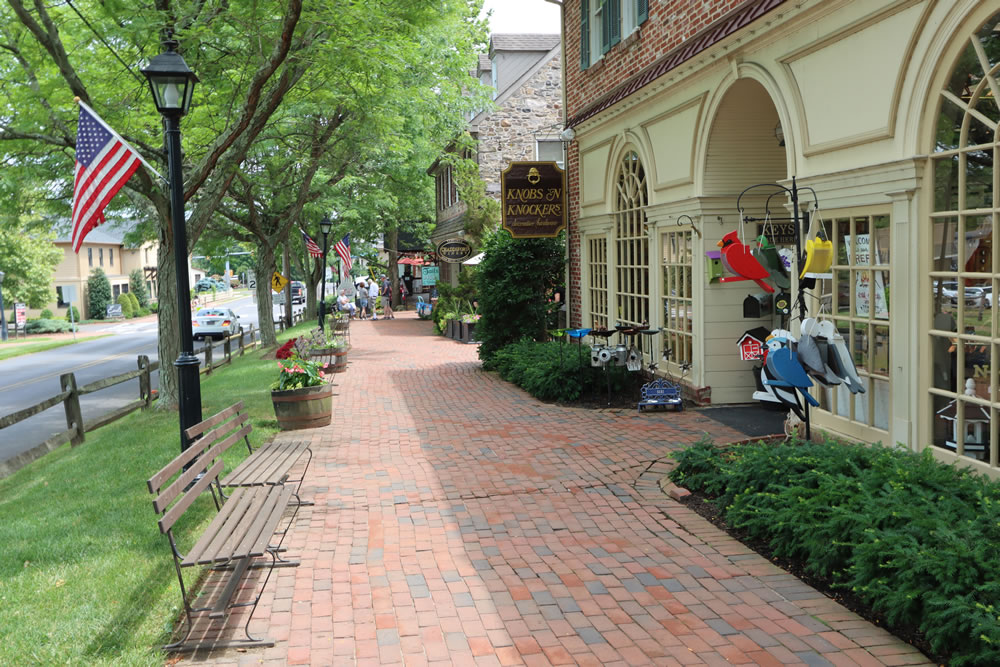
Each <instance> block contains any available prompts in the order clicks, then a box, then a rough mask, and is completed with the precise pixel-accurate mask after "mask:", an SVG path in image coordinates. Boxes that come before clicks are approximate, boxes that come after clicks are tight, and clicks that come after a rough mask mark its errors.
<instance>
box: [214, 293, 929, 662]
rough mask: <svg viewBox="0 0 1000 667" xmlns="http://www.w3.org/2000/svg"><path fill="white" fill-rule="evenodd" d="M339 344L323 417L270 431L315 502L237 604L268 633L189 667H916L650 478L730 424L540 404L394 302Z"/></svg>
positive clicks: (902, 649)
mask: <svg viewBox="0 0 1000 667" xmlns="http://www.w3.org/2000/svg"><path fill="white" fill-rule="evenodd" d="M351 338H352V345H353V347H352V350H351V353H350V355H349V357H350V365H349V367H348V370H347V371H346V372H345V373H339V374H337V375H336V376H335V378H334V381H335V383H336V389H335V392H336V394H337V396H336V398H335V401H336V403H335V406H334V410H335V412H336V415H335V419H334V421H333V423H332V424H331V425H330V426H328V427H324V428H320V429H313V430H308V431H294V432H287V433H282V434H279V436H278V437H279V438H282V439H284V438H288V439H293V438H308V439H309V440H310V441H311V445H312V449H313V452H314V461H313V464H312V466H311V467H310V469H309V474H308V475H307V477H306V481H305V484H304V485H303V489H302V494H303V496H304V497H306V498H308V499H309V500H312V501H313V502H314V503H315V505H314V506H312V507H305V508H302V509H301V510H300V511H299V513H298V516H297V518H296V523H295V525H294V526H293V527H292V529H291V532H290V533H289V535H288V537H287V539H286V540H285V546H287V548H288V554H289V555H290V556H292V557H295V558H298V559H300V560H301V562H302V565H301V566H300V567H298V568H285V569H281V570H276V571H275V574H274V575H273V576H272V578H271V581H270V582H269V585H268V586H267V588H266V589H265V591H264V594H263V597H262V600H261V604H260V606H259V608H258V609H257V612H256V614H255V616H254V622H253V625H252V627H253V629H254V630H255V631H257V632H259V634H263V635H267V636H271V637H273V638H275V639H276V640H277V641H278V644H277V645H276V646H275V647H273V648H270V649H264V650H261V651H260V652H256V651H250V652H249V653H248V654H243V653H239V652H236V651H216V652H213V653H212V654H210V655H208V656H202V655H199V656H198V660H199V662H207V663H212V664H217V665H230V664H248V663H250V662H254V663H256V662H258V661H260V662H266V663H272V662H273V663H275V664H282V663H283V664H310V663H311V664H316V665H334V664H355V665H362V664H405V665H429V664H442V665H443V664H450V665H463V664H467V665H519V664H525V665H532V664H574V663H575V664H580V665H613V664H623V665H639V664H662V665H689V664H708V665H715V664H718V665H724V664H756V665H779V664H799V665H810V666H811V665H831V664H835V665H843V664H862V665H886V664H931V663H929V662H928V661H927V660H926V658H924V657H923V656H922V655H921V654H920V653H919V652H918V651H916V649H914V648H913V647H911V646H909V645H908V644H905V643H903V642H901V641H900V640H898V639H896V638H895V637H893V636H892V635H889V634H888V633H886V632H885V631H884V630H882V629H881V628H877V627H875V626H873V625H871V624H869V623H867V622H865V621H863V620H861V619H860V618H858V617H857V616H856V615H854V614H852V613H850V612H848V611H847V610H846V609H844V608H842V607H840V606H839V605H837V604H836V603H835V602H833V601H832V600H829V599H828V598H826V596H825V595H823V594H822V593H819V592H817V591H815V590H814V589H812V588H811V587H809V586H807V585H806V584H804V583H803V582H801V581H799V580H798V579H796V578H795V577H793V576H791V575H789V574H787V573H784V572H782V571H780V570H778V569H777V568H776V567H775V566H773V565H772V564H771V563H769V562H767V561H766V560H764V559H763V558H761V557H760V556H758V555H757V554H754V553H752V552H750V551H749V550H748V549H747V548H746V547H744V546H743V545H741V544H739V543H738V542H736V541H735V540H733V539H732V538H730V537H729V536H727V535H725V534H724V533H722V532H721V531H719V530H718V529H716V528H715V527H714V526H712V525H711V524H710V523H708V522H707V521H705V520H704V519H702V518H701V517H700V516H698V515H697V514H695V513H694V512H693V511H691V510H689V509H688V508H687V507H685V506H683V505H681V504H680V503H678V502H677V501H675V500H672V499H671V498H670V497H668V496H667V495H666V494H664V493H663V492H662V491H661V490H660V488H659V486H658V482H659V479H660V478H661V477H662V476H663V474H665V472H666V471H667V470H669V467H670V466H669V461H670V459H669V455H670V454H671V452H673V451H677V450H679V449H681V448H683V447H685V446H687V445H689V444H692V443H694V442H696V441H697V440H698V439H700V438H701V437H703V435H705V434H706V433H707V434H708V435H709V437H712V438H715V439H716V440H719V441H735V440H740V439H743V437H744V436H743V435H742V434H740V433H738V432H736V431H734V430H732V429H731V428H729V427H727V426H724V425H723V424H721V423H720V422H718V421H715V420H712V419H708V418H705V417H703V416H700V415H699V413H698V412H697V411H696V410H686V411H684V412H680V413H644V414H642V415H637V414H636V413H635V412H634V411H629V410H583V409H577V408H566V407H560V406H555V405H548V404H544V403H541V402H539V401H536V400H535V399H533V398H531V397H530V396H528V395H527V394H525V393H524V392H522V391H521V390H520V389H518V388H516V387H514V386H512V385H509V384H507V383H505V382H503V381H501V380H499V379H498V378H497V377H496V376H495V375H492V374H488V373H484V372H483V371H482V370H481V368H480V365H479V362H478V360H477V354H476V353H477V348H476V346H475V345H462V344H459V343H456V342H454V341H451V340H449V339H446V338H443V337H440V336H434V335H433V334H432V333H431V325H430V324H429V323H428V322H425V321H420V320H417V319H416V318H414V317H413V315H412V314H410V313H407V312H401V313H399V314H398V317H397V319H395V320H389V321H384V320H379V321H375V322H372V321H357V322H354V323H352V331H351ZM213 576H214V575H213ZM205 585H206V586H212V585H214V583H213V581H212V576H210V577H209V580H208V581H207V582H206V584H205ZM238 620H239V619H238V616H234V617H233V618H231V619H230V620H229V621H228V622H227V624H226V626H225V630H224V632H223V634H224V635H225V634H227V633H229V634H233V635H236V634H238V633H239V632H240V628H239V623H238Z"/></svg>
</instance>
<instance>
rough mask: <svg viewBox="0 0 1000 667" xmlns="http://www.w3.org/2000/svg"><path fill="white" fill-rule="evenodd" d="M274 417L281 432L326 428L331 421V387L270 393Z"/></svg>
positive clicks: (324, 385) (328, 385)
mask: <svg viewBox="0 0 1000 667" xmlns="http://www.w3.org/2000/svg"><path fill="white" fill-rule="evenodd" d="M271 402H272V403H273V404H274V416H275V417H276V418H277V419H278V426H279V427H281V430H282V431H294V430H297V429H300V428H317V427H319V426H326V425H327V424H329V423H330V421H331V420H332V419H333V385H332V384H329V383H323V384H321V385H319V386H316V387H302V388H300V389H289V390H287V391H274V390H272V391H271Z"/></svg>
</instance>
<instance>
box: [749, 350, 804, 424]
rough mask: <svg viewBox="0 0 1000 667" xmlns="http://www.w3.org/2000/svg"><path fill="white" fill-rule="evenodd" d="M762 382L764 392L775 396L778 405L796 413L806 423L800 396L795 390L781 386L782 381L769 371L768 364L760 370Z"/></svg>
mask: <svg viewBox="0 0 1000 667" xmlns="http://www.w3.org/2000/svg"><path fill="white" fill-rule="evenodd" d="M760 380H761V384H762V385H763V386H764V391H766V392H767V393H768V394H770V395H771V396H773V397H774V398H775V400H777V402H778V403H781V404H782V405H784V406H785V407H786V408H788V409H789V410H791V411H792V412H794V413H795V414H796V415H797V416H798V418H799V419H801V420H802V421H805V419H806V416H805V415H804V414H803V413H802V404H801V403H800V402H799V397H798V394H796V393H795V390H794V389H788V388H786V387H782V386H781V384H779V383H780V382H781V380H779V379H778V378H776V377H775V376H774V375H773V374H772V373H771V371H769V370H768V368H767V364H766V363H765V364H764V365H763V366H762V367H761V369H760Z"/></svg>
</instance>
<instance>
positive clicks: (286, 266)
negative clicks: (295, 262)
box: [281, 239, 295, 327]
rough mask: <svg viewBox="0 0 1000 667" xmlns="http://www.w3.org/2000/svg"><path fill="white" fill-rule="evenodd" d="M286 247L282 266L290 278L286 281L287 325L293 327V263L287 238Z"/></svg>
mask: <svg viewBox="0 0 1000 667" xmlns="http://www.w3.org/2000/svg"><path fill="white" fill-rule="evenodd" d="M284 245H285V248H284V251H283V252H282V253H281V255H282V260H283V261H282V266H283V269H284V271H285V279H286V280H288V282H287V283H285V326H286V327H291V326H292V323H293V322H294V321H295V320H293V319H292V264H291V261H290V260H289V258H288V240H287V239H286V240H285V244H284Z"/></svg>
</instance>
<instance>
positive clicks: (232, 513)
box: [181, 489, 259, 567]
mask: <svg viewBox="0 0 1000 667" xmlns="http://www.w3.org/2000/svg"><path fill="white" fill-rule="evenodd" d="M240 491H244V489H240ZM255 495H259V494H255V493H253V492H252V490H251V491H250V492H244V493H234V494H233V495H232V496H230V497H229V500H228V501H226V504H225V505H223V506H222V509H221V510H219V513H218V514H217V515H215V518H214V519H212V523H211V524H210V525H209V526H208V528H206V529H205V532H204V533H202V535H201V537H200V538H199V539H198V541H197V542H196V543H195V545H194V546H193V547H191V549H190V550H189V551H188V552H187V556H186V557H185V558H184V560H183V561H181V567H188V566H191V565H196V564H202V565H206V564H209V563H214V562H216V560H223V561H224V560H228V559H229V558H232V557H233V555H232V554H234V553H235V550H231V551H230V552H229V553H228V554H227V556H226V557H224V558H219V556H218V554H219V551H220V549H221V548H222V546H223V545H224V544H225V543H226V541H228V540H229V539H230V538H231V537H232V535H233V531H234V530H235V529H236V528H237V527H238V526H239V524H240V522H241V521H243V520H244V517H245V516H246V515H247V512H248V511H249V509H250V507H251V505H252V504H253V501H254V497H255ZM243 555H249V554H243Z"/></svg>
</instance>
